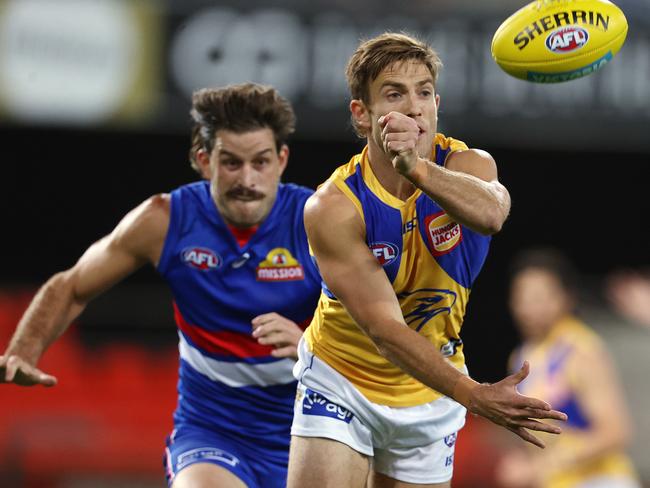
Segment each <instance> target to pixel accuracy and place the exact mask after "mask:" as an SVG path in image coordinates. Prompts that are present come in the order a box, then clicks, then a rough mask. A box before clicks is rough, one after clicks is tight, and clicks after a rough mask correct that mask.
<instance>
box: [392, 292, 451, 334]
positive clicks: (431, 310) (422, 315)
mask: <svg viewBox="0 0 650 488" xmlns="http://www.w3.org/2000/svg"><path fill="white" fill-rule="evenodd" d="M397 298H399V301H400V304H401V305H402V310H410V311H409V312H406V313H404V320H406V323H407V324H408V325H409V326H411V327H415V331H416V332H419V331H420V330H421V329H422V327H424V326H425V325H426V324H427V323H428V322H429V321H430V320H431V319H432V318H433V317H435V316H436V315H439V314H441V313H446V314H449V313H451V309H452V308H453V306H454V304H455V303H456V298H457V295H456V293H455V292H453V291H451V290H444V289H440V288H422V289H421V290H416V291H413V292H404V293H400V294H399V295H398V296H397Z"/></svg>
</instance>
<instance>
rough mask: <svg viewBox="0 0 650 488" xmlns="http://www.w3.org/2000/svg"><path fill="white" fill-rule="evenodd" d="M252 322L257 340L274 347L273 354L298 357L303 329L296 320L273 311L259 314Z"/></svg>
mask: <svg viewBox="0 0 650 488" xmlns="http://www.w3.org/2000/svg"><path fill="white" fill-rule="evenodd" d="M251 324H252V325H253V337H255V338H256V339H257V342H259V343H260V344H264V345H268V346H273V347H274V349H273V350H272V351H271V354H272V355H273V356H275V357H278V358H294V359H298V341H299V340H300V338H301V337H302V329H301V328H300V327H298V325H297V324H296V323H295V322H293V321H292V320H289V319H288V318H286V317H283V316H282V315H280V314H277V313H275V312H271V313H265V314H262V315H258V316H257V317H255V318H254V319H253V320H252V322H251Z"/></svg>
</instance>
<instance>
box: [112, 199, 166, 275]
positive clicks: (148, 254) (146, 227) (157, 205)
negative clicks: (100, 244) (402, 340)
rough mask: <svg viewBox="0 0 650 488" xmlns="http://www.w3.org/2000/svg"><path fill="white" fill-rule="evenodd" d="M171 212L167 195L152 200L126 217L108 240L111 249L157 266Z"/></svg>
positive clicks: (145, 202) (142, 204)
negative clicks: (115, 247)
mask: <svg viewBox="0 0 650 488" xmlns="http://www.w3.org/2000/svg"><path fill="white" fill-rule="evenodd" d="M170 212H171V196H170V195H169V194H166V193H161V194H158V195H154V196H151V197H149V198H148V199H146V200H145V201H144V202H142V203H141V204H140V205H138V206H137V207H135V208H134V209H133V210H131V211H130V212H129V213H128V214H126V216H125V217H124V218H123V219H122V220H121V222H120V223H119V224H118V225H117V227H115V230H114V231H113V232H112V233H111V235H110V239H111V241H112V242H113V244H114V245H117V246H122V247H124V248H126V249H128V250H129V251H130V252H131V253H133V254H136V255H140V256H141V257H143V258H146V259H148V260H149V261H152V262H153V263H157V261H158V259H159V257H160V253H161V251H162V247H163V244H164V242H165V237H166V235H167V229H168V228H169V218H170Z"/></svg>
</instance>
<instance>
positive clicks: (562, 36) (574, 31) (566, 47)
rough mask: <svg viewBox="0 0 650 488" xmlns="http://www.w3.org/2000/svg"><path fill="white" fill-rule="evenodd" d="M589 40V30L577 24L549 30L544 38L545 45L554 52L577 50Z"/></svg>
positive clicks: (565, 52)
mask: <svg viewBox="0 0 650 488" xmlns="http://www.w3.org/2000/svg"><path fill="white" fill-rule="evenodd" d="M588 41H589V32H588V31H587V29H583V28H582V27H579V26H577V25H570V26H568V27H561V28H559V29H556V30H554V31H553V32H551V33H550V34H549V35H548V37H547V38H546V47H547V48H548V50H549V51H551V52H554V53H556V54H567V53H571V52H573V51H577V50H578V49H580V48H582V47H583V46H585V45H586V44H587V42H588Z"/></svg>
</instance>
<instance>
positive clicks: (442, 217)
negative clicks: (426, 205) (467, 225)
mask: <svg viewBox="0 0 650 488" xmlns="http://www.w3.org/2000/svg"><path fill="white" fill-rule="evenodd" d="M424 224H425V228H426V229H427V237H428V241H429V250H430V251H431V254H433V255H434V256H442V255H443V254H447V253H449V252H451V251H452V250H453V249H454V248H455V247H456V246H458V244H460V242H461V241H462V240H463V230H462V228H461V226H460V225H458V224H457V223H456V222H454V221H453V220H452V219H451V217H450V216H449V215H447V214H446V213H445V212H439V213H437V214H433V215H429V216H428V217H427V218H426V219H425V220H424Z"/></svg>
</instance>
